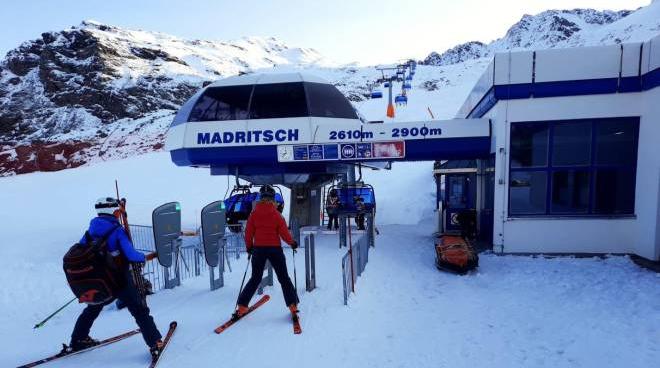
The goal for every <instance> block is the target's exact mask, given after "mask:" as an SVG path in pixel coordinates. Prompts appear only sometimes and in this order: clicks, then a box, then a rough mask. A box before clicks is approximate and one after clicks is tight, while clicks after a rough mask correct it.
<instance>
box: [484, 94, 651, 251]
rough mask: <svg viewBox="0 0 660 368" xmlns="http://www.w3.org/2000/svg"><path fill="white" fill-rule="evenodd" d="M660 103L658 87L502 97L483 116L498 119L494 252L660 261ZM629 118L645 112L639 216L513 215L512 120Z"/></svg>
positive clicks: (641, 135) (495, 123) (637, 193)
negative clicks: (612, 255) (635, 256)
mask: <svg viewBox="0 0 660 368" xmlns="http://www.w3.org/2000/svg"><path fill="white" fill-rule="evenodd" d="M652 101H655V103H653V102H652ZM657 101H660V89H659V88H656V89H654V90H650V91H646V92H640V93H623V94H607V95H589V96H570V97H549V98H537V99H533V98H532V99H520V100H503V101H499V102H498V103H497V104H496V105H495V107H494V108H493V109H491V110H490V111H489V113H488V114H487V115H486V116H484V117H489V118H491V119H492V122H493V143H492V152H495V153H496V162H495V165H496V169H495V170H496V173H495V215H494V216H495V218H494V229H493V239H494V240H493V242H494V250H495V251H500V252H507V253H508V252H511V253H519V252H544V253H562V252H570V253H636V254H639V255H641V256H643V257H646V258H650V259H658V255H659V249H660V223H659V222H658V212H659V211H658V204H659V201H660V195H659V186H658V183H659V180H660V155H658V154H657V144H658V137H660V122H659V121H658V120H660V104H658V103H657ZM629 116H641V119H640V132H639V147H638V169H637V178H636V191H635V216H632V217H627V218H607V217H600V218H594V217H591V218H587V217H583V218H575V217H561V216H556V217H534V218H527V217H517V218H510V217H509V215H508V213H507V210H508V189H509V188H508V185H509V157H508V150H509V140H510V135H509V134H510V126H511V122H519V121H548V120H566V119H583V118H598V117H601V118H609V117H629Z"/></svg>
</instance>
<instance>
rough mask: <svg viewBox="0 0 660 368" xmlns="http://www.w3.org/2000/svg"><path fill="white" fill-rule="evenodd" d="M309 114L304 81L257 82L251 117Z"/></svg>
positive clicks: (268, 117)
mask: <svg viewBox="0 0 660 368" xmlns="http://www.w3.org/2000/svg"><path fill="white" fill-rule="evenodd" d="M301 116H309V113H308V111H307V100H306V98H305V89H304V88H303V84H302V82H296V83H276V84H257V85H256V86H254V93H253V95H252V104H251V105H250V119H278V118H295V117H301Z"/></svg>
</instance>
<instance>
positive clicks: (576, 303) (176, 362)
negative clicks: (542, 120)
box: [0, 222, 660, 368]
mask: <svg viewBox="0 0 660 368" xmlns="http://www.w3.org/2000/svg"><path fill="white" fill-rule="evenodd" d="M429 225H430V224H429V223H428V222H424V223H422V224H421V225H415V226H404V225H386V226H381V235H380V236H379V237H378V240H377V247H376V248H375V249H373V250H372V251H371V255H370V261H369V264H368V265H367V269H366V271H365V273H364V274H363V276H362V277H361V278H360V279H359V280H358V282H357V284H356V294H354V295H352V296H351V298H350V301H349V306H348V307H345V306H343V303H342V294H341V290H342V289H341V271H340V270H341V266H340V264H341V263H340V259H341V256H342V255H343V253H344V252H345V250H340V249H338V247H337V238H336V236H333V235H322V236H320V238H318V241H317V282H318V289H317V290H315V291H313V292H312V293H302V296H301V316H302V317H301V318H302V327H303V334H302V335H300V336H296V335H293V334H292V328H291V324H290V322H289V320H288V315H287V311H286V309H285V306H284V302H283V298H282V295H281V292H280V290H279V285H278V284H277V282H276V283H275V286H274V287H273V288H267V289H266V292H267V293H269V294H270V295H271V296H272V299H271V301H270V302H268V303H267V304H266V305H265V306H263V307H262V308H260V309H259V310H258V311H257V312H255V313H254V314H252V315H250V316H249V317H248V318H246V319H244V320H242V321H241V322H239V323H238V324H237V325H236V326H234V327H232V328H230V329H229V330H228V331H226V332H225V333H224V334H222V335H216V334H214V333H213V331H212V330H213V328H214V327H215V326H216V325H218V324H219V323H220V322H221V321H222V320H223V319H224V318H225V317H227V316H228V314H229V313H230V311H231V310H232V308H233V305H234V302H235V297H236V294H237V292H238V287H239V285H240V280H241V276H242V271H243V266H244V265H245V258H242V259H241V260H238V261H234V263H233V265H234V271H233V272H231V273H228V274H227V275H226V286H225V287H224V288H222V289H220V290H217V291H214V292H210V291H209V290H208V278H207V277H204V275H203V276H201V277H199V278H196V279H191V280H187V281H186V282H185V283H184V285H183V286H182V287H180V288H176V289H174V290H169V291H162V292H159V293H158V294H157V295H155V296H153V297H150V304H151V309H152V311H153V314H154V316H155V317H156V321H157V323H158V325H159V326H160V327H161V328H162V329H164V328H166V326H167V323H168V322H169V321H170V320H177V321H179V323H180V324H179V326H180V327H179V330H178V332H177V335H176V338H175V339H174V340H173V342H172V345H171V347H170V349H169V350H168V352H167V355H166V356H165V357H164V360H163V362H162V363H161V364H162V365H161V366H162V367H207V366H216V365H217V366H227V367H283V366H314V367H332V368H335V367H651V366H654V363H657V361H658V358H660V348H659V347H658V345H657V342H658V341H660V330H659V326H660V282H659V281H660V277H659V276H658V275H656V274H654V273H652V272H649V271H646V270H642V269H639V268H638V267H637V266H635V265H634V264H633V263H632V262H631V261H630V260H629V259H627V258H626V257H612V258H608V259H604V260H603V259H598V258H592V259H573V258H559V259H543V258H530V257H499V256H495V255H482V258H481V267H480V268H479V271H478V272H477V273H476V274H473V275H470V276H466V277H460V276H454V275H450V274H446V273H441V272H439V271H437V270H436V269H435V267H434V265H433V247H432V245H431V244H432V239H431V238H430V236H429V234H430V232H431V231H432V228H431V227H430V226H429ZM36 246H37V245H35V247H36ZM39 246H40V245H39ZM25 248H26V247H23V249H25ZM62 249H63V248H62ZM62 249H52V250H50V251H49V253H51V254H52V255H58V256H59V254H60V253H61V252H62ZM29 251H30V250H29V249H25V250H24V252H25V253H28V252H29ZM3 253H4V250H3ZM286 254H287V256H288V260H289V269H290V273H292V270H291V268H292V263H291V253H290V252H288V251H287V253H286ZM3 259H7V258H6V257H3ZM296 262H297V267H298V285H299V287H300V288H301V289H302V288H303V286H302V285H303V284H304V280H303V277H302V275H303V273H304V271H303V270H304V262H303V260H302V257H301V255H299V256H298V258H297V259H296ZM56 263H58V262H57V260H53V261H52V262H48V264H47V265H48V266H49V267H46V268H42V266H43V265H42V264H39V265H38V266H37V265H35V266H34V267H33V268H32V269H31V270H30V271H32V272H35V273H34V274H28V273H27V271H29V270H27V269H26V270H25V271H26V272H23V273H21V274H15V275H13V280H15V281H25V282H27V283H30V284H32V283H34V282H35V281H34V279H59V278H60V277H61V275H60V273H61V272H58V271H59V270H57V267H55V266H56ZM50 266H52V267H50ZM9 269H10V270H12V268H11V267H10V268H9ZM2 272H3V273H5V272H7V269H6V268H5V269H3V271H2ZM7 276H8V275H3V278H4V277H7ZM28 278H29V279H33V280H32V281H29V280H27V279H28ZM58 281H59V280H58ZM41 282H43V280H42V281H41ZM3 285H4V287H3V289H6V288H10V289H13V288H20V287H21V286H22V283H20V282H10V283H7V280H3ZM53 288H54V289H55V290H42V289H36V290H31V291H30V292H29V293H26V292H25V291H24V290H23V292H24V293H25V294H29V295H30V296H32V298H33V300H35V301H37V302H38V303H30V300H27V298H25V299H20V300H18V301H16V302H14V301H12V300H7V299H4V298H3V299H2V300H1V303H2V309H3V311H5V309H6V308H10V309H13V308H16V307H20V310H21V313H17V314H16V315H14V316H13V317H12V318H8V319H6V320H5V319H4V317H5V316H6V314H5V313H3V321H2V324H3V326H4V327H6V328H3V329H2V330H1V331H0V341H2V345H3V347H4V348H3V349H2V350H1V351H0V365H1V366H13V365H17V364H19V363H22V362H26V361H29V360H32V359H36V358H39V357H41V356H42V355H46V354H48V353H51V352H53V351H54V350H57V348H58V347H57V344H58V343H59V342H60V341H63V342H64V341H66V340H67V338H68V334H69V333H70V330H71V328H72V324H73V321H74V319H75V318H76V315H77V314H78V313H79V312H80V310H81V309H82V307H81V306H73V307H71V308H69V309H68V310H65V311H64V312H63V313H62V314H61V315H60V316H58V317H56V318H55V319H54V320H53V321H51V322H49V324H48V325H47V326H46V327H44V328H42V329H41V330H39V331H32V330H31V329H30V327H31V324H32V323H33V322H34V321H35V320H36V319H37V317H38V316H40V315H42V314H44V313H45V311H46V310H48V309H49V308H50V307H53V306H55V305H56V304H57V303H59V302H60V301H62V300H65V299H66V298H67V297H68V296H69V295H68V294H67V293H66V290H65V287H64V286H63V283H62V282H58V283H54V284H53ZM49 292H56V293H55V294H56V295H55V294H54V295H51V298H52V299H50V300H47V299H45V298H43V295H44V294H46V293H49ZM16 304H20V305H16ZM46 304H48V305H49V306H48V307H49V308H46V307H45V305H46ZM130 328H133V323H132V319H131V317H130V315H129V314H128V313H127V312H126V311H117V310H115V309H114V307H108V308H107V309H106V311H104V312H103V314H102V315H101V317H100V318H99V320H98V321H97V323H96V325H95V327H94V329H93V331H92V333H93V334H94V336H96V337H105V336H110V335H114V334H117V333H120V332H123V331H125V330H127V329H130ZM28 346H30V348H26V347H28ZM147 360H148V355H147V353H146V349H145V347H144V345H143V342H142V340H141V338H140V337H139V336H136V337H132V338H130V339H128V340H126V341H123V342H120V343H117V344H115V345H113V346H109V347H106V348H103V349H99V350H96V351H94V352H90V353H86V354H84V355H80V356H76V357H69V358H67V359H65V360H61V361H59V362H55V363H53V364H51V365H50V366H52V367H77V366H81V365H93V366H108V367H143V366H145V365H146V364H147Z"/></svg>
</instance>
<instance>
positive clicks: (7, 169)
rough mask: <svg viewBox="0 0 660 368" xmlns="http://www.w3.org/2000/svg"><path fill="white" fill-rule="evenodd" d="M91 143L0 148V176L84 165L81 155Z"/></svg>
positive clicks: (78, 142)
mask: <svg viewBox="0 0 660 368" xmlns="http://www.w3.org/2000/svg"><path fill="white" fill-rule="evenodd" d="M92 146H93V143H92V142H81V141H70V142H61V143H53V144H48V143H33V144H29V145H19V146H16V147H14V148H12V147H10V146H2V147H0V176H8V175H13V174H26V173H31V172H35V171H58V170H63V169H69V168H74V167H78V166H81V165H84V164H85V163H86V161H85V159H84V157H85V155H84V154H82V153H84V151H85V150H86V149H89V148H90V147H92Z"/></svg>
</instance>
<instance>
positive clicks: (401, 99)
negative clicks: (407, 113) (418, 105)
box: [394, 95, 408, 105]
mask: <svg viewBox="0 0 660 368" xmlns="http://www.w3.org/2000/svg"><path fill="white" fill-rule="evenodd" d="M394 102H395V103H397V104H401V105H405V104H407V103H408V97H407V96H404V95H398V96H396V97H394Z"/></svg>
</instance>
